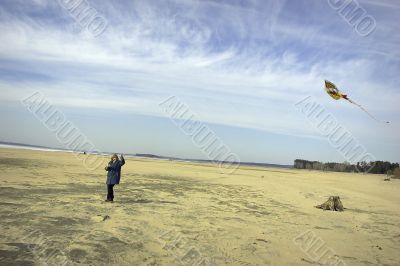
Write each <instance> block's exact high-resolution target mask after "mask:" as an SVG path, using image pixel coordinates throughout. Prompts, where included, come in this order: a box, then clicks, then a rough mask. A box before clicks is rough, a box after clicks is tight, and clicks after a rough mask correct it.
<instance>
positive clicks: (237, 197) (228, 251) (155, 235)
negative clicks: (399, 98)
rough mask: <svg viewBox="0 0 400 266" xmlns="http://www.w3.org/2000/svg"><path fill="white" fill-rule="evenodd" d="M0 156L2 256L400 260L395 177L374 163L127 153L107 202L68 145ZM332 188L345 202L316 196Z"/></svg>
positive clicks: (113, 260) (105, 260)
mask: <svg viewBox="0 0 400 266" xmlns="http://www.w3.org/2000/svg"><path fill="white" fill-rule="evenodd" d="M79 156H80V157H82V156H85V155H79ZM0 167H1V171H0V181H1V186H0V191H1V194H0V197H1V201H0V214H1V222H0V235H1V243H0V265H46V264H47V265H55V264H58V265H60V263H65V264H64V265H75V264H81V265H196V263H199V264H200V265H207V263H208V264H209V265H313V264H314V265H335V264H334V261H336V265H345V264H346V265H384V264H386V265H400V256H399V254H400V253H399V248H400V227H399V226H400V208H399V203H400V182H399V180H392V181H390V182H384V181H383V176H379V175H362V174H346V173H324V172H318V171H306V170H291V169H277V168H259V167H245V166H243V167H241V168H240V169H239V170H237V171H236V172H235V173H234V174H233V175H224V174H221V173H220V172H219V169H218V167H215V166H213V165H205V164H194V163H184V162H174V161H159V160H150V159H137V158H128V159H127V163H126V165H125V166H124V167H123V170H122V182H121V184H120V185H119V186H117V187H116V189H115V193H116V198H115V200H116V202H114V203H106V202H104V198H105V184H104V182H105V174H106V172H105V171H104V170H103V168H102V167H101V168H99V169H98V170H95V171H89V170H87V169H85V167H84V166H83V164H82V161H81V160H80V159H79V158H76V157H75V156H74V155H73V154H71V153H63V152H43V151H30V150H17V149H0ZM330 195H339V196H340V197H341V199H342V202H343V204H344V207H345V208H346V209H345V211H344V212H341V213H339V212H330V211H322V210H319V209H316V208H314V207H313V206H315V205H317V204H321V203H323V202H324V201H325V200H326V199H327V198H328V196H330ZM319 246H320V248H319V249H318V247H319ZM319 257H321V258H320V259H319ZM315 260H316V261H317V262H315Z"/></svg>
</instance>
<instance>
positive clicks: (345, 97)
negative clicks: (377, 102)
mask: <svg viewBox="0 0 400 266" xmlns="http://www.w3.org/2000/svg"><path fill="white" fill-rule="evenodd" d="M342 96H343V99H346V100H348V101H349V102H350V103H352V104H354V105H356V106H358V107H359V108H360V109H361V110H363V111H364V112H365V113H367V115H369V117H371V118H372V119H374V120H375V121H377V122H379V123H386V124H389V122H388V121H382V120H379V119H376V117H375V116H373V115H372V114H370V113H369V112H368V111H367V110H365V109H364V107H362V106H361V105H359V104H358V103H355V102H353V101H352V100H350V99H349V98H348V97H347V95H344V94H343V95H342Z"/></svg>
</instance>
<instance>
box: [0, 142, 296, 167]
mask: <svg viewBox="0 0 400 266" xmlns="http://www.w3.org/2000/svg"><path fill="white" fill-rule="evenodd" d="M0 148H14V149H25V150H36V151H50V152H71V153H73V152H76V153H83V152H84V151H73V150H67V149H63V148H52V147H46V146H40V145H31V144H25V143H17V142H5V141H0ZM110 154H112V152H102V153H101V154H100V155H110ZM124 155H126V156H127V157H139V158H149V159H155V160H171V161H184V162H195V163H220V162H215V161H211V160H202V159H184V158H176V157H168V156H161V155H154V154H143V153H136V154H128V153H127V154H124ZM240 165H246V166H258V167H272V168H293V165H281V164H269V163H254V162H241V163H240Z"/></svg>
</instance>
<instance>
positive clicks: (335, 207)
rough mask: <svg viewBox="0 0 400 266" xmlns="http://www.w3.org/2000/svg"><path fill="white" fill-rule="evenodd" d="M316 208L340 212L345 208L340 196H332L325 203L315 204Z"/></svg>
mask: <svg viewBox="0 0 400 266" xmlns="http://www.w3.org/2000/svg"><path fill="white" fill-rule="evenodd" d="M315 208H318V209H323V210H329V211H339V212H342V211H343V209H344V208H343V204H342V202H341V201H340V197H339V196H330V197H329V199H328V200H327V201H326V202H325V203H322V204H321V205H318V206H315Z"/></svg>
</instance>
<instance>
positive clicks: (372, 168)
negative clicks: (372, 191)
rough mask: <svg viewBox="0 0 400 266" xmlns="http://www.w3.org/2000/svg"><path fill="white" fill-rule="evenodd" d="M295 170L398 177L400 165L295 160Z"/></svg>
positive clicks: (383, 162) (381, 162) (376, 162)
mask: <svg viewBox="0 0 400 266" xmlns="http://www.w3.org/2000/svg"><path fill="white" fill-rule="evenodd" d="M294 168H296V169H309V170H321V171H333V172H349V173H352V172H366V171H368V170H369V171H368V172H369V173H371V174H388V175H398V174H399V173H400V169H399V164H398V163H391V162H387V161H375V162H358V163H357V164H350V163H348V162H344V163H331V162H328V163H321V162H318V161H307V160H301V159H296V160H294Z"/></svg>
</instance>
